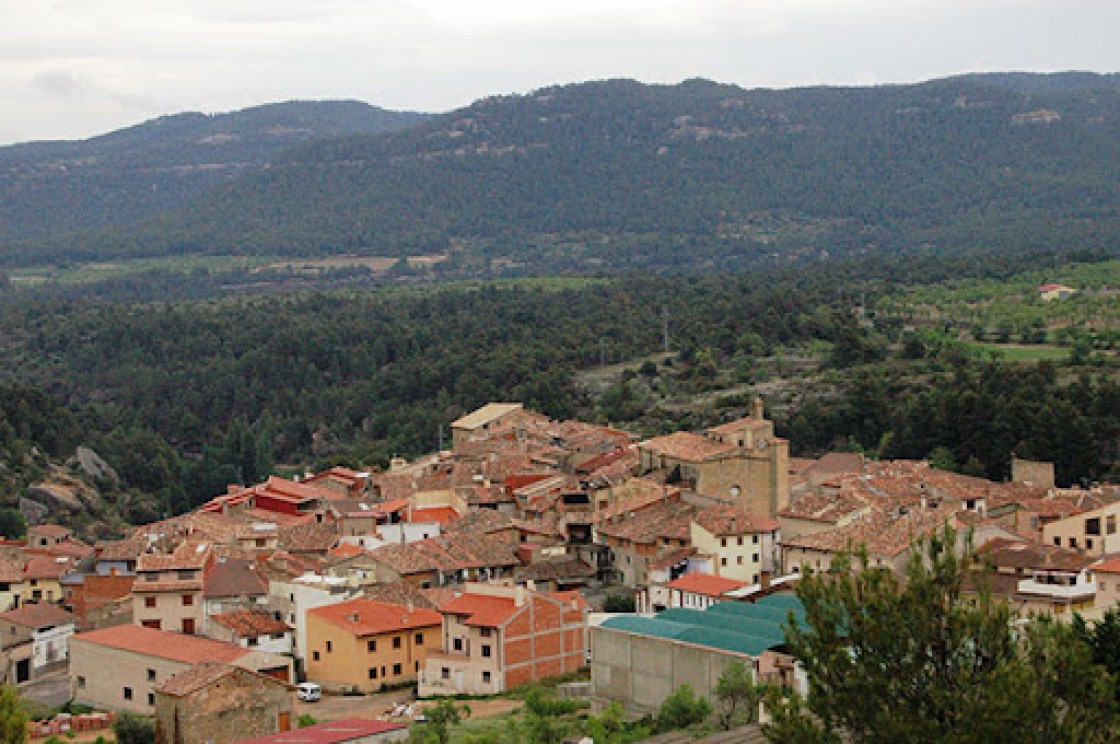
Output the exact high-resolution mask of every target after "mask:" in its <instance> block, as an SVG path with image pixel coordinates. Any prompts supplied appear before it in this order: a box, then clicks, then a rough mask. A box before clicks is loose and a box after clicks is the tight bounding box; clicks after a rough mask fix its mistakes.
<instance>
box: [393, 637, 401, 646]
mask: <svg viewBox="0 0 1120 744" xmlns="http://www.w3.org/2000/svg"><path fill="white" fill-rule="evenodd" d="M400 647H401V637H400V636H393V648H400Z"/></svg>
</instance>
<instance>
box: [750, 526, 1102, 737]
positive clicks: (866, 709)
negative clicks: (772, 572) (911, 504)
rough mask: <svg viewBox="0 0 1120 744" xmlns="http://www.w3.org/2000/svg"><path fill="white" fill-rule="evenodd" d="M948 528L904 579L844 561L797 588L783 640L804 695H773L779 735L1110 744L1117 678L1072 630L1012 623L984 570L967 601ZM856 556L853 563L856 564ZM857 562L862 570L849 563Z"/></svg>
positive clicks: (916, 557) (956, 545) (770, 731)
mask: <svg viewBox="0 0 1120 744" xmlns="http://www.w3.org/2000/svg"><path fill="white" fill-rule="evenodd" d="M969 542H970V541H968V540H963V541H958V536H957V534H956V533H955V532H954V531H953V530H952V529H950V528H948V527H947V528H945V529H944V530H943V531H941V532H939V533H937V534H935V535H933V536H932V537H931V538H929V539H927V540H926V541H924V542H923V543H922V545H921V547H920V548H919V549H916V550H914V552H913V553H912V555H911V557H910V560H909V562H908V564H907V567H906V581H905V583H903V582H900V581H899V580H898V579H897V578H895V576H894V574H893V572H891V571H890V570H888V569H884V568H875V567H871V566H869V565H868V564H867V558H866V554H857V555H856V556H855V558H854V559H853V557H851V556H846V557H842V558H841V559H839V560H837V561H836V562H835V563H834V565H833V570H832V571H830V572H829V573H828V574H814V573H812V572H810V573H808V574H807V575H806V576H805V577H804V578H803V579H802V582H801V584H800V586H799V587H798V596H799V597H800V598H801V601H802V602H803V604H804V606H805V622H806V625H805V626H803V627H802V626H797V625H794V624H790V625H788V626H787V628H786V638H787V641H788V644H789V647H790V650H791V652H792V654H793V655H794V656H795V657H796V658H797V660H798V661H799V662H800V663H801V664H802V666H803V667H804V669H805V673H806V676H807V677H808V681H809V695H808V699H807V700H802V699H801V698H800V697H798V696H797V695H794V696H792V697H791V698H789V699H786V700H783V699H781V698H780V696H779V695H778V694H777V693H776V692H771V693H770V694H769V695H768V698H767V703H768V707H769V709H770V711H771V713H772V714H773V723H772V724H771V725H769V726H767V729H766V735H767V737H768V738H769V739H770V740H771V741H781V742H838V741H840V740H841V736H843V737H845V738H846V739H848V740H850V741H853V742H919V741H921V742H926V741H932V742H955V743H957V742H960V743H963V742H986V741H994V740H998V741H1025V742H1026V741H1038V742H1042V741H1082V742H1098V741H1099V742H1105V741H1115V740H1116V737H1117V736H1118V735H1120V716H1118V709H1117V704H1116V701H1115V699H1114V697H1113V695H1112V685H1113V681H1112V677H1111V675H1109V674H1108V673H1107V671H1106V670H1104V669H1102V668H1100V667H1097V666H1095V665H1093V664H1092V660H1091V653H1090V650H1089V647H1088V646H1087V645H1086V644H1085V643H1084V642H1083V641H1081V640H1080V639H1079V638H1078V637H1077V634H1076V633H1075V632H1074V631H1073V630H1072V629H1070V628H1068V627H1065V626H1060V625H1057V624H1055V623H1046V622H1041V621H1038V620H1032V621H1029V622H1027V623H1024V624H1017V623H1013V622H1012V620H1013V616H1012V614H1011V610H1010V608H1009V607H1008V605H1007V604H1005V603H1004V602H1002V601H1000V600H997V599H995V598H994V597H993V596H992V595H991V593H990V591H987V590H986V589H985V587H984V579H983V576H978V577H977V584H978V587H979V590H978V592H977V594H976V595H975V596H974V597H970V598H969V600H968V601H966V600H965V599H964V598H962V587H963V585H964V579H965V575H966V571H965V565H964V564H963V563H962V560H961V559H960V558H958V552H959V549H960V547H961V546H962V543H963V546H964V547H965V548H966V550H965V551H964V553H965V554H966V555H968V554H969V553H970V552H971V551H970V547H971V546H970V544H969ZM857 564H858V565H857ZM853 567H858V568H859V569H860V570H858V571H856V572H853V571H852V570H851V569H852V568H853Z"/></svg>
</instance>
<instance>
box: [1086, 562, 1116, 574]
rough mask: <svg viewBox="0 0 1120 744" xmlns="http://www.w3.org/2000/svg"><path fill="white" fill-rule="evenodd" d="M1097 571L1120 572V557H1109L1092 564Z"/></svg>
mask: <svg viewBox="0 0 1120 744" xmlns="http://www.w3.org/2000/svg"><path fill="white" fill-rule="evenodd" d="M1092 569H1093V571H1095V572H1097V573H1110V574H1113V573H1114V574H1120V558H1109V559H1108V560H1104V561H1101V562H1100V563H1097V564H1095V565H1093V566H1092Z"/></svg>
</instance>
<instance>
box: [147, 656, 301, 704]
mask: <svg viewBox="0 0 1120 744" xmlns="http://www.w3.org/2000/svg"><path fill="white" fill-rule="evenodd" d="M233 675H242V676H244V675H248V676H250V677H252V678H255V679H257V680H260V681H261V683H262V684H272V685H281V686H283V687H287V686H288V685H287V684H286V683H285V682H281V681H280V680H278V679H276V678H274V677H269V676H268V675H266V674H258V673H257V672H254V671H252V670H249V669H243V668H242V667H236V666H230V665H229V664H222V663H219V662H216V661H203V662H200V663H198V664H195V665H194V666H192V667H191V668H190V669H187V670H185V671H182V672H179V673H178V674H176V675H173V676H171V677H168V678H167V679H165V680H164V681H163V682H161V683H159V684H158V685H156V687H155V691H156V692H159V693H162V694H164V695H171V696H173V697H182V696H183V695H190V694H191V693H192V692H198V691H199V690H201V689H203V688H204V687H209V686H210V685H212V684H214V683H215V682H218V681H220V680H223V679H225V678H226V677H230V676H233Z"/></svg>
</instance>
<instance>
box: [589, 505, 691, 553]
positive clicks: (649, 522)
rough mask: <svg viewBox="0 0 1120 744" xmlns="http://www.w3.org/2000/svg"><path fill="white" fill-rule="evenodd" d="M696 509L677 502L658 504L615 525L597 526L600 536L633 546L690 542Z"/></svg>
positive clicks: (627, 516)
mask: <svg viewBox="0 0 1120 744" xmlns="http://www.w3.org/2000/svg"><path fill="white" fill-rule="evenodd" d="M695 513H696V507H694V506H691V505H690V504H686V503H684V502H681V501H668V502H661V503H658V504H655V505H653V506H650V507H648V508H646V509H642V510H641V511H637V512H634V514H633V516H630V514H626V515H624V516H619V517H617V518H616V519H617V521H615V520H611V521H607V522H600V523H599V524H598V526H597V529H598V531H599V533H600V534H603V535H607V536H609V537H614V538H618V539H620V540H628V541H630V542H636V543H652V542H656V541H657V540H661V539H666V540H691V539H692V530H691V526H692V517H693V515H694V514H695Z"/></svg>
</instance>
